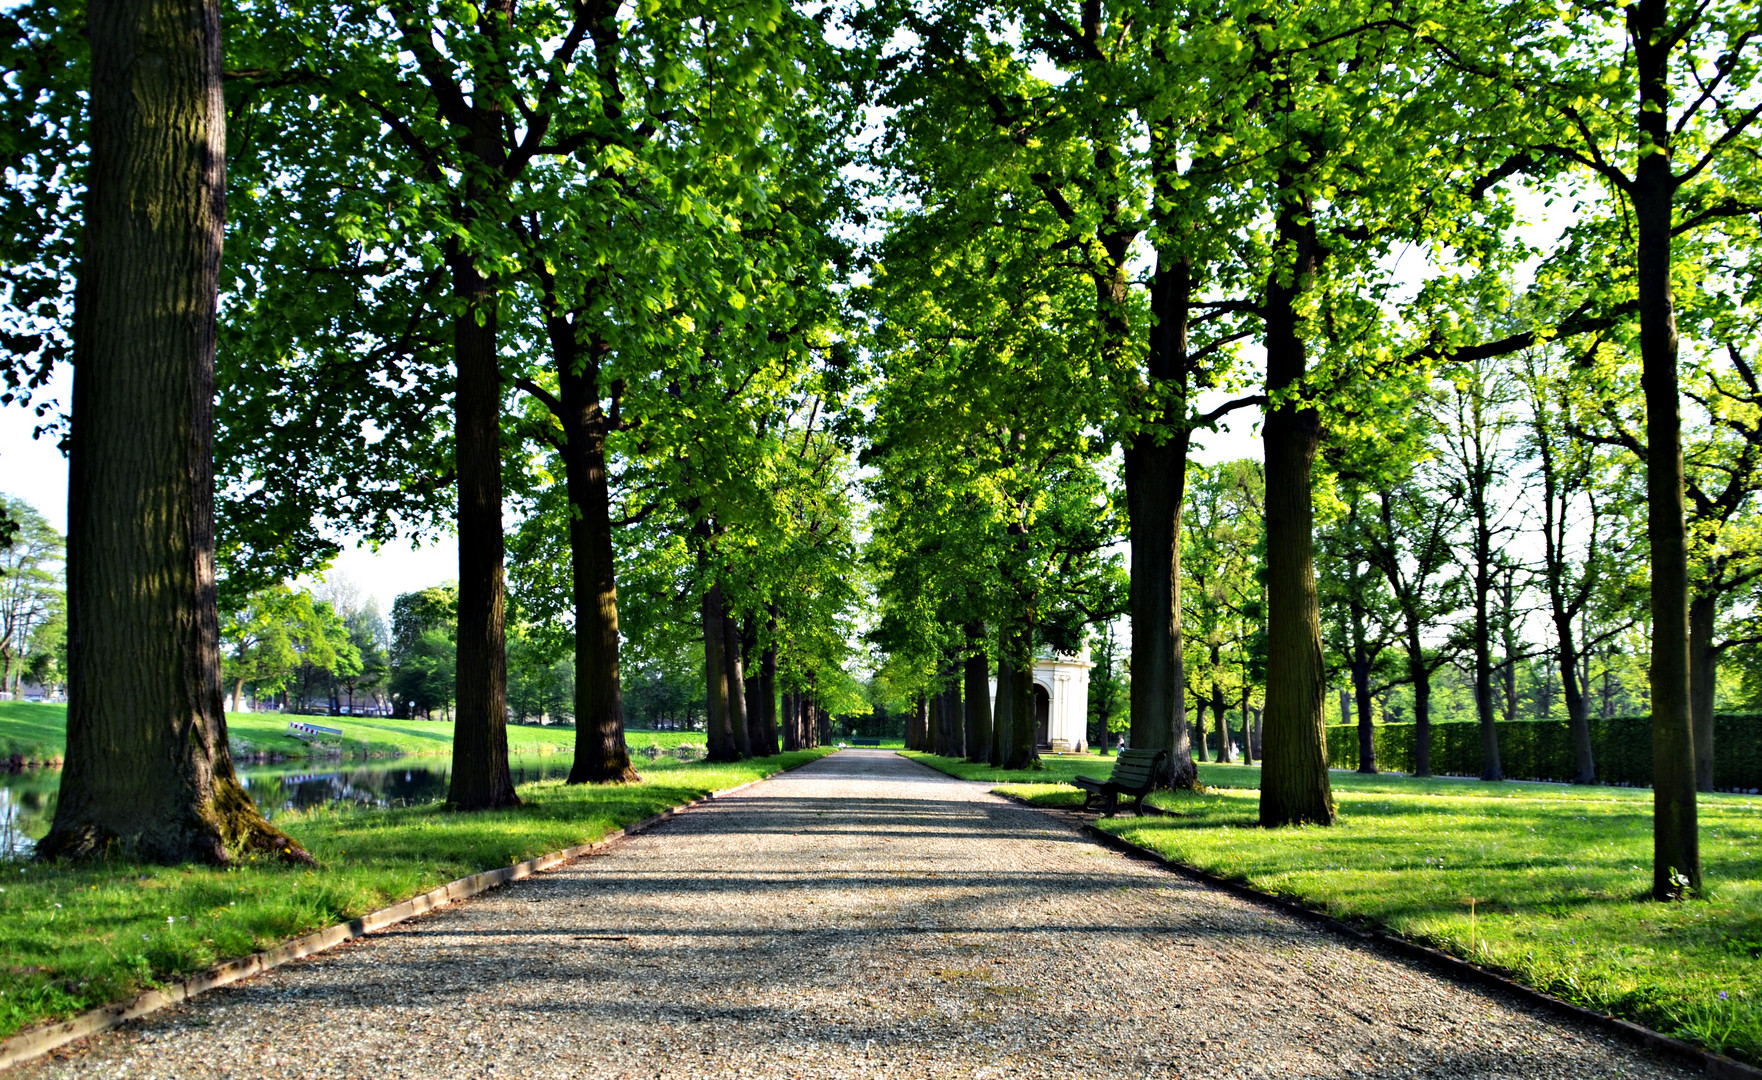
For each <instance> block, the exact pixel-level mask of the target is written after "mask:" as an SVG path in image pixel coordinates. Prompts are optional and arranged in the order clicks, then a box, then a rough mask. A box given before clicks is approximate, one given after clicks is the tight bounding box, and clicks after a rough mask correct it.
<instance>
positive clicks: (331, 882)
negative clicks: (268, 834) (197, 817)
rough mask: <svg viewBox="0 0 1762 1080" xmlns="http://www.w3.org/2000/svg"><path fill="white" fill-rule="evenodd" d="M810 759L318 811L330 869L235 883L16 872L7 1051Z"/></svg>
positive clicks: (183, 870)
mask: <svg viewBox="0 0 1762 1080" xmlns="http://www.w3.org/2000/svg"><path fill="white" fill-rule="evenodd" d="M830 752H831V751H829V750H809V751H802V752H799V753H794V754H781V755H779V756H777V757H771V758H758V759H755V760H751V761H743V762H740V763H738V764H733V765H709V764H705V763H701V762H696V763H691V764H684V763H680V762H677V761H673V760H670V759H667V758H662V759H661V760H659V761H655V762H641V763H639V768H640V769H641V772H642V774H643V781H642V783H639V784H630V785H624V786H617V787H594V788H589V787H583V786H577V787H568V786H565V785H564V784H563V783H562V782H561V781H556V780H546V781H540V782H537V783H533V784H526V785H523V786H522V787H521V788H520V797H521V798H522V799H523V800H524V801H525V805H524V806H522V807H520V808H519V809H518V810H511V811H505V812H500V813H483V814H453V813H447V812H445V811H444V810H442V809H440V807H439V806H438V805H430V806H421V807H411V808H408V809H398V810H315V811H307V812H303V813H297V814H288V815H282V816H279V817H277V819H276V824H277V825H279V826H280V827H281V828H283V829H285V830H286V831H287V832H288V833H289V834H291V835H292V836H294V837H295V838H296V839H298V840H299V841H300V843H302V844H304V845H305V846H306V848H307V850H309V851H311V852H312V854H313V855H314V856H316V857H317V858H318V862H319V867H318V869H316V870H304V869H301V870H294V869H287V868H284V867H281V866H279V865H269V864H264V863H259V862H247V863H245V864H244V865H241V866H237V867H233V868H230V869H226V870H218V869H208V868H201V867H174V868H167V867H154V866H138V865H130V864H123V863H117V864H111V865H105V866H100V867H95V868H69V867H59V866H39V865H36V864H32V863H20V862H16V861H15V862H4V861H0V1038H4V1037H5V1036H7V1035H10V1034H12V1033H14V1032H16V1031H18V1030H19V1029H20V1028H23V1027H26V1026H29V1025H31V1024H36V1023H41V1022H44V1021H49V1020H55V1019H59V1018H62V1017H66V1016H70V1015H72V1014H75V1013H78V1012H81V1011H83V1010H86V1009H90V1008H94V1007H96V1006H99V1005H103V1004H105V1003H106V1002H110V1001H115V1000H117V999H119V998H123V997H127V996H129V995H131V994H133V993H135V992H137V991H139V990H141V989H143V988H145V987H148V986H152V985H154V984H155V983H158V982H162V981H167V980H173V979H176V978H180V977H183V976H186V975H189V974H191V973H194V972H197V971H201V970H203V969H206V968H208V967H211V966H213V965H214V964H216V963H219V962H221V961H224V960H228V959H231V958H234V957H238V956H244V955H247V954H249V953H251V952H255V951H257V950H259V949H264V948H268V947H270V946H273V945H275V944H277V943H279V942H282V941H286V940H288V939H289V938H292V937H297V936H299V935H300V934H304V933H307V932H309V931H312V930H316V929H320V928H322V927H325V926H330V925H332V924H334V923H338V922H343V921H346V920H348V919H352V918H355V917H357V916H359V915H362V914H364V913H365V912H368V911H372V910H374V909H376V908H381V907H384V906H386V905H388V904H393V903H396V902H398V901H399V900H402V899H405V898H406V897H410V896H414V895H416V894H417V893H421V892H424V891H426V890H428V889H431V888H434V887H435V886H437V885H440V884H443V883H445V882H447V881H451V880H452V879H454V878H458V877H463V876H464V875H466V874H471V873H476V872H477V871H480V870H487V869H491V868H494V867H497V866H505V865H507V864H509V863H513V862H519V861H521V860H524V859H529V858H533V857H535V856H538V855H542V854H544V853H546V852H549V851H555V850H558V849H559V848H565V847H569V846H571V845H575V844H583V843H589V842H592V841H594V840H597V839H599V838H600V837H602V836H604V835H605V834H606V833H608V832H610V831H612V830H614V829H617V828H620V827H621V826H624V825H627V824H629V823H631V822H633V821H640V820H641V819H643V818H645V817H648V816H649V815H651V814H655V813H659V812H660V811H662V810H665V809H667V808H668V807H671V806H677V805H679V804H680V803H684V802H689V801H691V800H692V799H696V798H701V797H702V796H704V795H706V794H708V793H710V792H712V791H716V790H720V789H722V788H728V787H733V786H735V785H737V784H743V783H746V782H747V781H749V780H757V779H759V778H761V777H764V776H768V775H770V774H771V773H774V772H777V771H778V770H780V769H784V768H788V767H789V766H792V765H796V764H800V763H802V762H806V761H811V760H813V759H814V758H816V757H820V756H822V755H824V754H826V753H830Z"/></svg>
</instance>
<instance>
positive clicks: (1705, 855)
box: [911, 754, 1762, 1063]
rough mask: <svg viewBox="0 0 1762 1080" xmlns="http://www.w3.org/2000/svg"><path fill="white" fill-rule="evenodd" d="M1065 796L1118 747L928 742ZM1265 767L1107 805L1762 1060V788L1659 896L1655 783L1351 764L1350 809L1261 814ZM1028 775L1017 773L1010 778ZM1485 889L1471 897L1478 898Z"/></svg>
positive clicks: (1209, 863) (1276, 889)
mask: <svg viewBox="0 0 1762 1080" xmlns="http://www.w3.org/2000/svg"><path fill="white" fill-rule="evenodd" d="M911 756H913V757H916V758H918V759H920V760H923V761H924V762H925V763H926V764H929V765H932V766H934V767H936V768H939V769H942V770H943V771H945V772H949V773H952V774H954V775H959V776H963V777H966V778H969V779H975V780H992V781H1002V782H1003V783H1001V784H1000V786H999V787H998V789H997V790H999V791H1005V792H1009V793H1011V794H1015V795H1018V796H1020V797H1023V798H1026V799H1028V800H1029V801H1031V802H1035V803H1038V804H1040V805H1048V806H1068V805H1076V804H1080V803H1081V802H1082V793H1081V792H1080V791H1077V790H1076V789H1075V788H1072V787H1070V786H1068V783H1067V782H1066V781H1068V779H1069V777H1070V776H1073V775H1076V774H1077V773H1079V772H1082V773H1087V774H1089V775H1093V776H1105V775H1106V774H1107V772H1108V770H1109V769H1110V768H1111V762H1108V761H1104V760H1103V759H1100V758H1091V759H1089V760H1088V761H1086V762H1085V761H1083V760H1082V759H1080V758H1077V757H1066V758H1049V759H1047V762H1046V766H1047V767H1046V768H1045V769H1044V770H1041V771H1037V772H1016V773H1004V772H1001V771H999V770H993V769H983V768H979V767H975V766H969V765H966V764H964V763H962V762H958V761H953V760H950V759H946V758H941V759H938V758H930V757H927V756H925V755H917V754H914V755H911ZM1259 771H1260V770H1259V769H1257V768H1245V767H1242V766H1236V765H1216V764H1213V765H1201V766H1200V777H1201V780H1202V781H1203V782H1204V783H1205V784H1206V785H1207V786H1208V790H1207V791H1206V792H1205V793H1203V794H1171V793H1166V792H1165V793H1161V794H1158V795H1154V796H1152V797H1151V799H1150V801H1151V803H1152V804H1154V805H1157V806H1159V807H1161V808H1163V809H1165V810H1169V811H1172V812H1173V813H1174V814H1176V815H1179V816H1167V817H1151V816H1146V817H1143V818H1132V817H1119V818H1115V819H1113V820H1111V821H1103V822H1101V826H1102V828H1105V829H1108V830H1110V831H1112V832H1114V833H1117V834H1118V835H1120V836H1122V837H1124V838H1126V839H1128V840H1131V841H1132V842H1134V843H1137V844H1142V845H1143V846H1145V847H1147V848H1150V849H1152V850H1154V851H1157V852H1159V853H1161V854H1163V855H1165V856H1167V857H1168V858H1170V859H1174V860H1176V861H1179V862H1182V863H1185V864H1187V865H1190V866H1196V867H1199V868H1201V869H1204V870H1207V871H1209V872H1211V873H1213V874H1217V875H1219V876H1221V877H1226V878H1230V879H1234V880H1238V881H1242V882H1246V883H1247V884H1249V885H1252V886H1253V887H1255V888H1257V889H1260V890H1262V891H1264V892H1268V893H1273V894H1275V895H1279V896H1286V897H1291V898H1294V899H1297V900H1301V901H1302V902H1304V903H1305V904H1308V905H1309V906H1311V907H1314V908H1317V909H1320V910H1324V911H1326V912H1328V913H1329V914H1332V915H1335V916H1339V917H1342V918H1346V919H1352V920H1358V921H1362V922H1365V923H1369V924H1374V925H1377V926H1380V927H1383V928H1385V929H1387V930H1391V931H1393V932H1395V933H1398V934H1401V935H1402V936H1404V937H1408V938H1411V939H1414V940H1417V941H1423V942H1426V943H1428V944H1431V945H1434V946H1436V947H1438V948H1440V949H1443V950H1445V951H1447V952H1450V953H1453V954H1455V955H1457V956H1460V957H1463V958H1465V959H1469V960H1472V961H1474V962H1476V963H1479V964H1484V965H1487V966H1489V967H1493V968H1497V969H1500V970H1503V971H1505V972H1507V973H1509V974H1511V975H1512V976H1513V977H1515V978H1517V979H1519V980H1521V981H1523V982H1525V983H1527V984H1529V985H1530V986H1534V987H1537V988H1538V989H1541V990H1545V991H1547V992H1548V993H1551V994H1555V995H1557V996H1559V997H1562V998H1565V999H1566V1000H1568V1001H1572V1002H1575V1003H1578V1004H1580V1005H1584V1006H1586V1007H1589V1008H1592V1009H1597V1010H1599V1011H1603V1012H1608V1013H1611V1014H1614V1015H1616V1016H1620V1017H1623V1018H1625V1019H1628V1020H1633V1021H1636V1022H1638V1023H1642V1024H1645V1025H1646V1026H1648V1027H1651V1028H1654V1029H1656V1030H1660V1031H1663V1032H1665V1033H1667V1034H1671V1035H1675V1036H1677V1037H1679V1038H1684V1039H1689V1040H1691V1041H1694V1042H1697V1043H1699V1044H1701V1045H1703V1046H1705V1047H1707V1048H1709V1049H1712V1050H1718V1051H1722V1052H1725V1053H1728V1054H1731V1055H1733V1056H1735V1057H1738V1058H1741V1059H1743V1060H1746V1061H1750V1062H1757V1063H1762V962H1758V961H1762V799H1758V798H1757V797H1755V796H1743V795H1704V796H1702V797H1701V803H1700V822H1701V858H1702V865H1703V868H1704V872H1705V875H1706V881H1707V885H1708V890H1707V891H1708V895H1707V896H1706V897H1704V898H1703V899H1700V900H1696V901H1691V902H1689V903H1682V904H1657V903H1652V902H1650V901H1649V900H1647V899H1646V897H1647V896H1648V893H1649V890H1650V888H1651V881H1652V871H1651V859H1652V831H1651V830H1652V812H1651V799H1652V793H1651V792H1650V791H1645V790H1634V789H1628V788H1572V787H1567V786H1564V785H1558V784H1532V783H1502V784H1486V783H1482V782H1480V781H1477V780H1459V779H1434V780H1413V779H1409V778H1406V777H1397V776H1359V775H1357V774H1354V773H1347V772H1335V773H1334V775H1333V787H1334V796H1335V800H1336V803H1337V805H1338V807H1339V811H1340V818H1339V823H1338V824H1337V825H1335V826H1333V827H1330V828H1316V827H1309V828H1295V829H1279V830H1267V829H1261V828H1259V827H1258V826H1257V825H1256V820H1257V815H1258V806H1259V796H1258V794H1257V792H1256V790H1255V789H1256V788H1258V786H1259ZM1011 781H1013V782H1011ZM1471 901H1472V903H1471Z"/></svg>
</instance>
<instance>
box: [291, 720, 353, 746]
mask: <svg viewBox="0 0 1762 1080" xmlns="http://www.w3.org/2000/svg"><path fill="white" fill-rule="evenodd" d="M342 733H343V732H342V729H341V728H333V727H319V726H318V725H317V724H302V723H300V722H299V721H298V720H289V721H288V734H289V735H291V736H293V737H294V738H296V739H299V740H301V741H303V742H311V741H312V740H313V739H322V738H324V737H325V736H326V735H341V734H342Z"/></svg>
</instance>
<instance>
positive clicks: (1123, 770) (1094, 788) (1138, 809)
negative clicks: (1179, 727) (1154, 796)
mask: <svg viewBox="0 0 1762 1080" xmlns="http://www.w3.org/2000/svg"><path fill="white" fill-rule="evenodd" d="M1168 756H1169V752H1168V751H1167V750H1121V751H1120V756H1119V757H1117V758H1115V759H1114V763H1113V775H1112V776H1110V777H1108V778H1107V779H1106V780H1097V779H1095V778H1094V777H1091V776H1079V777H1077V778H1076V779H1075V780H1072V781H1071V783H1073V784H1075V785H1077V786H1078V787H1080V788H1082V789H1083V790H1084V791H1085V792H1088V794H1087V795H1085V796H1084V798H1083V809H1085V810H1087V809H1089V806H1090V804H1091V803H1093V802H1094V801H1095V800H1096V799H1100V800H1101V806H1102V811H1101V812H1102V813H1103V814H1104V815H1106V816H1107V817H1113V816H1114V815H1115V814H1117V813H1119V811H1120V796H1121V795H1129V796H1132V797H1133V798H1135V799H1136V800H1137V801H1136V802H1135V803H1133V804H1132V812H1133V813H1134V814H1143V813H1144V796H1146V795H1148V794H1150V792H1151V791H1152V790H1153V789H1154V788H1155V787H1156V778H1157V770H1158V769H1160V768H1161V767H1162V762H1163V759H1164V758H1166V757H1168Z"/></svg>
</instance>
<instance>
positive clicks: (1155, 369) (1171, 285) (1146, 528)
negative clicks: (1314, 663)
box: [1125, 255, 1199, 788]
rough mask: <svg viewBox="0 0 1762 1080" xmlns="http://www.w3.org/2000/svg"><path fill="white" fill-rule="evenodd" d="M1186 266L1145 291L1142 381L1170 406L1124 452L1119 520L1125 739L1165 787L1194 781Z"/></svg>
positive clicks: (1165, 261)
mask: <svg viewBox="0 0 1762 1080" xmlns="http://www.w3.org/2000/svg"><path fill="white" fill-rule="evenodd" d="M1192 291H1193V279H1192V266H1191V264H1190V263H1188V262H1187V261H1185V260H1178V259H1169V258H1166V257H1163V256H1160V255H1159V256H1158V259H1157V269H1156V277H1155V280H1154V281H1153V282H1152V284H1151V308H1152V315H1153V316H1154V318H1155V326H1154V327H1152V329H1151V332H1150V355H1149V359H1148V363H1149V380H1150V384H1151V386H1152V387H1154V388H1156V390H1157V391H1158V392H1159V393H1161V394H1167V395H1171V396H1172V397H1173V398H1174V400H1173V401H1171V402H1170V404H1169V405H1168V406H1167V407H1165V409H1164V412H1163V415H1162V417H1161V418H1160V419H1161V423H1160V424H1158V425H1156V426H1154V427H1146V428H1145V429H1143V430H1141V431H1139V432H1138V433H1137V434H1136V435H1134V436H1133V437H1132V439H1131V441H1130V442H1129V443H1127V444H1126V448H1125V481H1126V517H1127V531H1128V538H1129V540H1130V542H1131V549H1132V567H1131V569H1132V577H1131V584H1130V590H1129V602H1130V604H1131V611H1132V686H1131V696H1132V705H1131V724H1132V727H1131V742H1132V748H1133V749H1135V750H1140V749H1141V750H1167V751H1168V752H1169V756H1168V777H1167V779H1168V784H1169V786H1170V787H1172V788H1192V787H1196V786H1197V785H1198V783H1199V770H1198V767H1197V766H1195V765H1194V763H1193V738H1192V733H1191V731H1190V730H1189V728H1188V724H1187V698H1186V682H1187V678H1186V671H1185V669H1184V664H1183V657H1182V644H1181V544H1180V537H1181V504H1182V501H1183V500H1184V499H1185V498H1186V491H1187V451H1188V446H1189V444H1190V442H1191V431H1190V430H1189V429H1188V428H1187V427H1186V422H1187V417H1186V396H1185V394H1184V393H1181V392H1179V391H1184V390H1185V386H1184V385H1183V382H1184V377H1185V376H1184V372H1185V368H1186V364H1187V335H1188V305H1189V302H1190V299H1191V296H1192Z"/></svg>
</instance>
